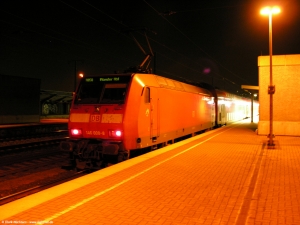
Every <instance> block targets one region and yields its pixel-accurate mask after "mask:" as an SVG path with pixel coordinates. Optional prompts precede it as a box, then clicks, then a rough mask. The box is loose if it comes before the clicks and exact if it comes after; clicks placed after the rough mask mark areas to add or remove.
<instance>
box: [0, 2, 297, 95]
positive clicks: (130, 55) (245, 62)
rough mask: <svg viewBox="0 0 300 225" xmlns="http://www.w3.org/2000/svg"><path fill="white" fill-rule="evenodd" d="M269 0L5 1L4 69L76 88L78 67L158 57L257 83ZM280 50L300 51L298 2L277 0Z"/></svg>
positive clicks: (180, 71)
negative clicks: (152, 54)
mask: <svg viewBox="0 0 300 225" xmlns="http://www.w3.org/2000/svg"><path fill="white" fill-rule="evenodd" d="M267 4H269V1H263V0H236V1H233V0H232V1H231V0H223V1H213V0H211V1H202V0H197V1H196V0H159V1H156V0H153V1H152V0H139V1H138V0H136V1H120V0H109V1H100V0H99V1H91V0H85V1H76V0H75V1H74V0H72V1H67V0H63V1H57V0H52V1H50V0H43V1H29V0H24V1H15V0H10V1H6V0H5V1H4V0H1V1H0V13H1V20H0V26H1V30H0V32H1V36H0V38H1V39H0V48H1V49H0V60H1V63H0V74H2V75H14V76H24V77H31V78H40V79H41V88H42V89H46V90H59V91H73V90H74V77H75V68H76V72H77V73H79V72H83V73H84V74H85V75H94V74H102V73H113V72H114V71H120V72H122V71H123V70H125V69H127V68H128V67H131V66H137V65H139V64H140V63H141V62H142V61H143V59H144V55H143V53H142V51H140V49H139V48H138V47H137V45H136V44H135V42H134V41H133V39H132V38H131V37H130V36H129V35H128V33H127V31H128V30H132V31H133V34H134V36H135V37H136V39H137V40H138V41H139V42H140V43H141V44H142V46H143V48H144V49H145V50H146V51H147V52H148V51H149V50H148V47H147V44H146V41H145V36H144V31H146V34H147V36H148V38H149V41H150V44H151V47H152V50H153V52H155V54H156V58H155V62H156V64H155V68H154V69H155V72H156V74H159V75H162V76H166V77H170V78H175V79H177V78H181V79H187V80H190V81H194V82H201V81H203V82H208V83H210V84H211V83H213V85H214V86H217V87H220V88H222V89H225V90H227V91H230V92H233V93H241V92H243V91H241V89H240V87H241V85H242V84H247V85H258V68H257V57H258V56H260V55H268V54H269V33H268V32H269V31H268V27H269V24H268V17H264V16H261V15H260V14H259V10H260V8H261V7H262V6H265V5H267ZM272 4H278V5H280V6H281V7H282V12H281V14H279V15H276V16H274V17H273V54H274V55H281V54H299V53H300V32H299V27H300V13H299V7H300V4H299V1H297V0H283V1H277V2H276V3H274V2H273V3H272Z"/></svg>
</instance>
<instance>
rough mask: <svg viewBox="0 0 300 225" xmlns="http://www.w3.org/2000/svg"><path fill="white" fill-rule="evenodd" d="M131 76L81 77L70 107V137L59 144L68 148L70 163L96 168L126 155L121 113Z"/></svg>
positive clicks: (121, 159) (82, 167)
mask: <svg viewBox="0 0 300 225" xmlns="http://www.w3.org/2000/svg"><path fill="white" fill-rule="evenodd" d="M130 80H131V75H125V74H124V75H122V74H120V75H105V76H97V77H85V78H82V79H81V81H80V84H79V86H78V89H77V92H76V93H75V95H74V97H73V102H72V106H71V110H70V118H69V124H68V128H69V136H70V138H69V140H68V141H65V142H62V143H61V145H60V147H61V149H63V150H67V151H70V155H71V163H72V165H73V166H76V167H77V168H78V169H86V168H91V169H93V168H95V169H98V168H101V167H103V166H105V165H104V164H105V163H107V162H112V163H115V162H119V161H123V160H124V159H126V158H127V157H128V153H127V152H126V150H125V148H124V144H123V130H124V127H123V117H124V112H125V105H126V93H127V91H128V88H129V85H130Z"/></svg>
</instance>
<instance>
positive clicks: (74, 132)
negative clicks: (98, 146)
mask: <svg viewBox="0 0 300 225" xmlns="http://www.w3.org/2000/svg"><path fill="white" fill-rule="evenodd" d="M71 135H72V136H81V135H82V130H81V129H71Z"/></svg>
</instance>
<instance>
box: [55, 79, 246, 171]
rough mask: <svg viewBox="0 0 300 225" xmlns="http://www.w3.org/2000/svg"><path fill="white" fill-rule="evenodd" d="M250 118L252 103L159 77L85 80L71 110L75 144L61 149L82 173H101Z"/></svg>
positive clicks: (63, 145) (68, 144) (70, 125)
mask: <svg viewBox="0 0 300 225" xmlns="http://www.w3.org/2000/svg"><path fill="white" fill-rule="evenodd" d="M250 113H251V101H250V100H249V99H243V98H240V97H237V96H234V95H231V94H229V93H226V92H222V91H219V90H213V89H212V88H210V89H207V88H202V87H199V86H195V85H191V84H187V83H183V82H179V81H176V80H172V79H169V78H165V77H161V76H158V75H155V74H142V73H125V74H110V75H101V76H92V77H85V78H82V80H81V82H80V84H79V86H78V89H77V92H76V93H75V95H74V98H73V103H72V106H71V110H70V117H69V135H70V139H69V140H68V141H66V142H62V143H61V148H62V149H64V150H68V151H70V152H71V160H72V164H73V165H74V166H76V167H77V168H79V169H83V168H99V167H102V166H103V165H104V164H105V163H107V162H120V161H123V160H125V159H128V158H130V157H133V156H134V155H136V153H137V152H139V151H141V150H145V151H149V150H153V149H156V148H160V147H163V146H165V145H168V144H171V143H174V142H176V141H177V140H180V139H181V138H183V137H189V136H193V135H195V134H198V133H201V132H203V131H205V130H209V129H212V128H214V127H217V126H221V125H224V124H226V123H228V122H230V121H234V120H239V119H243V118H245V117H249V116H250Z"/></svg>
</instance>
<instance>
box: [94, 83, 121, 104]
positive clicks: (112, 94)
mask: <svg viewBox="0 0 300 225" xmlns="http://www.w3.org/2000/svg"><path fill="white" fill-rule="evenodd" d="M126 87H127V84H105V87H104V89H103V94H102V98H101V101H100V103H124V100H125V93H126Z"/></svg>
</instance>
